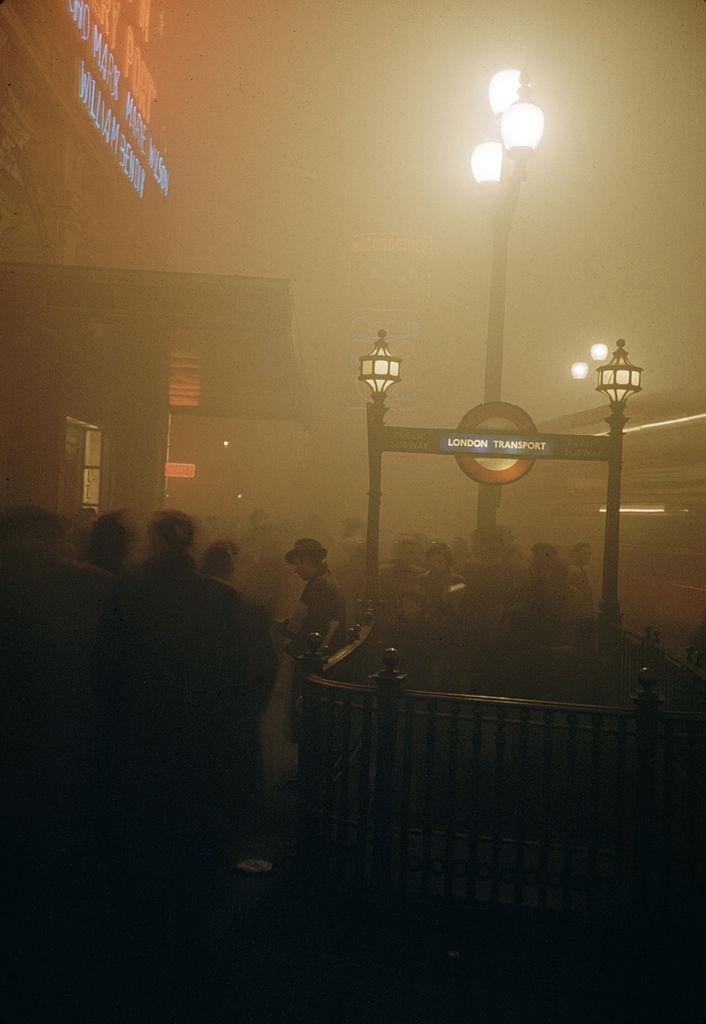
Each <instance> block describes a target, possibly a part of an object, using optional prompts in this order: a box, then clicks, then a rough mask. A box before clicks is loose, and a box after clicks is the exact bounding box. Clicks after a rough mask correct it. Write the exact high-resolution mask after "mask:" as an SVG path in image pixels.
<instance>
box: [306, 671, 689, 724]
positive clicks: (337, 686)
mask: <svg viewBox="0 0 706 1024" xmlns="http://www.w3.org/2000/svg"><path fill="white" fill-rule="evenodd" d="M306 678H307V679H308V680H309V681H310V682H312V683H316V684H317V685H318V686H323V687H328V688H329V689H333V690H347V691H350V692H354V693H376V692H377V687H376V686H375V685H374V683H349V682H343V681H340V680H337V679H326V678H324V677H323V676H319V675H315V674H313V673H307V674H306ZM400 696H403V697H413V698H415V699H417V698H422V699H428V700H439V699H440V700H455V701H460V702H461V703H464V702H469V703H474V702H475V703H478V702H481V701H482V702H483V703H484V704H495V705H500V706H502V707H528V706H529V707H536V708H543V709H548V710H552V711H567V712H576V711H578V712H589V713H591V714H601V715H613V716H615V717H626V718H627V717H630V715H632V713H633V711H632V709H631V708H624V707H620V706H618V705H614V704H565V703H561V702H559V701H553V700H534V699H532V698H528V699H527V700H524V699H522V698H518V697H496V696H490V695H485V694H480V693H449V692H445V691H443V690H407V689H404V688H402V689H401V690H400ZM695 717H696V718H698V717H699V716H698V715H695ZM701 717H703V716H701Z"/></svg>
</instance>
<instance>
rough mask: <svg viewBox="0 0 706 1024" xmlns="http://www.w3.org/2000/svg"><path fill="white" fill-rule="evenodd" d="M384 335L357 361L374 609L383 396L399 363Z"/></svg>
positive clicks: (368, 574) (393, 381)
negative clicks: (363, 400) (366, 397)
mask: <svg viewBox="0 0 706 1024" xmlns="http://www.w3.org/2000/svg"><path fill="white" fill-rule="evenodd" d="M386 337H387V331H378V336H377V341H376V343H375V346H374V348H373V351H372V352H370V353H368V355H366V356H361V357H360V359H359V360H358V362H359V368H360V372H359V374H358V380H363V381H365V383H366V384H367V385H368V387H369V388H370V391H371V394H372V401H371V402H368V405H367V414H368V470H369V480H370V485H369V489H368V526H367V543H366V591H367V594H366V596H367V598H368V600H369V601H370V602H371V603H372V605H373V607H375V604H376V603H377V597H378V585H377V582H378V562H379V550H380V500H381V496H382V492H381V477H382V452H383V428H384V421H385V413H386V412H387V406H386V404H385V396H386V394H387V392H388V390H389V389H390V388H391V387H392V385H393V384H397V383H398V382H399V381H400V380H401V377H400V366H401V362H402V361H401V360H400V359H399V358H398V357H397V356H393V355H392V354H391V353H390V350H389V349H388V347H387V345H386V343H385V338H386Z"/></svg>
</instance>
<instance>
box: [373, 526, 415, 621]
mask: <svg viewBox="0 0 706 1024" xmlns="http://www.w3.org/2000/svg"><path fill="white" fill-rule="evenodd" d="M423 560H424V554H423V548H422V545H421V544H420V543H419V541H417V540H415V539H414V538H413V537H401V538H400V539H399V541H398V543H397V545H396V554H395V556H394V557H393V558H392V559H390V561H388V562H383V563H382V565H381V566H380V571H379V573H378V587H379V595H380V600H379V606H378V615H377V620H376V631H377V632H378V634H379V636H381V637H385V636H386V634H387V632H388V631H389V629H390V627H391V626H392V624H393V623H394V621H395V619H396V618H397V616H398V614H399V610H400V595H401V594H402V592H403V590H405V588H406V587H407V586H408V585H409V583H410V582H411V581H412V580H413V579H415V578H416V577H417V576H420V575H421V574H422V573H423V572H424V565H423Z"/></svg>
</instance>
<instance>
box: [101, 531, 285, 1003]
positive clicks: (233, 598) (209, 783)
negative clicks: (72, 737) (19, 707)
mask: <svg viewBox="0 0 706 1024" xmlns="http://www.w3.org/2000/svg"><path fill="white" fill-rule="evenodd" d="M193 540H194V524H193V521H192V520H191V519H190V518H189V517H188V516H186V515H184V514H183V513H180V512H176V511H168V512H160V513H157V514H156V515H155V516H154V517H153V519H152V521H151V523H150V525H149V529H148V544H149V557H148V559H147V560H146V561H145V563H144V565H143V566H142V568H141V570H140V571H139V572H138V573H137V575H136V577H135V579H134V580H128V581H126V584H125V586H124V588H123V592H122V594H121V595H120V599H119V601H118V603H117V608H116V611H115V616H116V619H117V631H118V640H117V643H115V644H114V646H113V647H112V649H111V644H113V636H114V633H115V631H114V629H113V628H112V627H109V628H108V630H107V638H108V642H107V646H106V649H105V650H104V651H103V655H104V658H105V673H104V676H103V678H102V680H101V690H100V692H101V701H102V706H103V709H104V713H105V715H106V719H107V721H108V723H109V729H108V733H109V737H110V740H111V743H112V747H113V761H114V765H115V773H116V783H115V797H116V801H117V807H118V814H117V819H116V848H117V850H118V853H119V855H120V856H119V865H118V874H119V877H120V878H121V879H122V881H123V893H124V906H125V909H126V911H128V913H127V915H126V923H127V925H128V926H131V928H132V931H131V932H130V931H128V934H127V935H125V934H124V945H123V950H124V951H125V952H132V953H133V963H132V971H133V979H134V988H135V990H136V991H138V990H139V989H140V988H141V987H143V988H145V990H148V989H149V988H150V986H151V985H154V982H155V979H156V978H158V977H159V976H160V971H161V970H162V967H164V966H165V964H164V963H162V964H160V959H161V958H162V957H163V956H165V955H166V969H167V971H168V976H169V979H170V980H169V988H170V990H173V991H174V993H175V995H176V998H177V1001H178V1000H180V999H181V1000H187V1001H188V1000H189V999H191V1000H194V1001H195V1002H194V1004H193V1006H191V1009H190V1010H189V1012H190V1013H191V1014H192V1015H193V1014H195V1013H196V1007H197V1006H198V1004H199V1000H200V999H202V998H203V997H204V995H205V993H204V992H203V991H202V988H203V985H204V978H203V976H202V975H201V974H200V971H201V970H204V969H205V967H206V964H207V963H209V962H210V961H211V959H212V958H213V957H215V956H216V949H217V938H218V927H217V921H216V917H217V913H216V912H217V909H218V908H219V907H222V906H224V905H225V904H224V900H225V888H224V886H225V878H226V870H227V863H228V857H229V855H230V854H231V853H232V848H233V843H234V840H235V838H236V836H237V834H238V831H239V829H240V828H241V827H242V821H243V816H244V815H245V814H246V812H247V808H248V803H249V797H250V794H251V792H252V791H253V789H254V788H255V787H256V786H257V785H258V783H259V775H260V770H261V763H260V754H259V747H260V744H259V717H260V715H261V713H262V711H263V710H264V707H265V705H266V703H267V700H268V697H269V692H270V689H271V686H272V683H273V679H272V678H271V676H268V677H266V676H265V675H264V674H263V673H262V672H260V671H258V669H257V666H258V665H261V664H263V662H262V659H261V658H260V657H259V655H256V654H255V653H254V652H253V644H263V643H268V642H269V637H267V638H266V637H264V636H263V635H258V636H257V637H254V636H253V629H252V617H251V615H250V613H249V610H248V608H247V607H246V605H245V603H244V602H243V600H242V599H241V598H240V596H239V595H238V594H237V593H236V591H235V590H233V589H232V588H231V587H229V586H227V585H226V584H225V583H223V582H221V581H219V580H216V579H213V578H212V577H209V576H205V575H203V574H201V573H199V572H197V570H196V567H195V564H194V561H193V558H192V556H191V548H192V544H193ZM165 941H166V942H167V947H168V948H167V949H166V950H165ZM145 958H146V959H145ZM138 968H140V969H142V971H143V972H142V973H141V974H140V973H139V971H138V970H137V969H138ZM135 972H137V975H135ZM161 995H162V996H164V992H162V993H161ZM187 1016H188V1013H187Z"/></svg>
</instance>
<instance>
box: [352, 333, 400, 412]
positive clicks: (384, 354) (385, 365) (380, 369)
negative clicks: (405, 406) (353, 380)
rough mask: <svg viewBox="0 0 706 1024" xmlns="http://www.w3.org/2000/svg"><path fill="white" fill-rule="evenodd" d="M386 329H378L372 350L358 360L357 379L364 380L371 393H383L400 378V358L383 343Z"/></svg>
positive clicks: (374, 394)
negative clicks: (358, 371)
mask: <svg viewBox="0 0 706 1024" xmlns="http://www.w3.org/2000/svg"><path fill="white" fill-rule="evenodd" d="M386 337H387V331H378V340H377V341H376V343H375V347H374V348H373V351H372V352H370V353H369V354H368V355H367V356H361V357H360V359H359V360H358V362H359V364H360V373H359V374H358V380H364V381H365V383H366V384H367V385H368V387H369V388H370V390H371V391H372V393H373V397H375V396H376V395H384V394H385V393H386V392H387V391H388V389H389V388H391V387H392V385H393V384H397V383H398V382H399V381H400V380H401V377H400V365H401V362H402V361H401V359H398V358H397V356H393V355H392V354H391V353H390V350H389V348H388V347H387V345H386V344H385V338H386Z"/></svg>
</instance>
